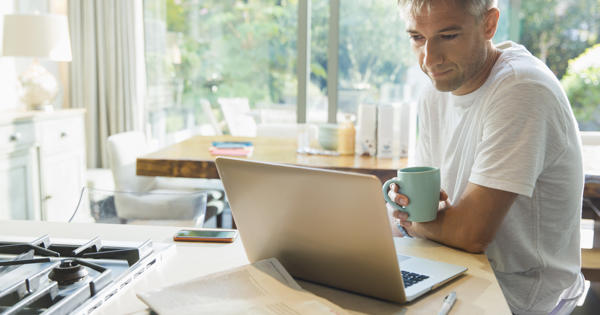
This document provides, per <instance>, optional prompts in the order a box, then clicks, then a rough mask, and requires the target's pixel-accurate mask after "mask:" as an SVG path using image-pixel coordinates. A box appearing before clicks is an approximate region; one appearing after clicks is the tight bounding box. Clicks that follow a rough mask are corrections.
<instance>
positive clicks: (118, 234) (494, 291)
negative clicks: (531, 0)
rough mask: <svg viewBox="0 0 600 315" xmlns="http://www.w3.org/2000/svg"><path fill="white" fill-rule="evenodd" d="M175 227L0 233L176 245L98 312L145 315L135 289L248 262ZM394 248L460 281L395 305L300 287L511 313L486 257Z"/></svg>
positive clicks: (24, 228)
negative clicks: (452, 298)
mask: <svg viewBox="0 0 600 315" xmlns="http://www.w3.org/2000/svg"><path fill="white" fill-rule="evenodd" d="M177 230H179V228H177V227H157V226H139V225H112V224H94V223H60V222H40V221H0V231H2V232H1V234H2V235H11V236H28V237H32V238H33V237H36V236H41V235H43V234H48V235H50V238H79V239H89V238H92V237H94V236H99V237H100V238H101V239H103V240H111V241H140V242H141V241H144V240H146V239H152V241H154V242H160V243H171V244H175V245H176V246H175V249H174V250H173V251H170V252H169V253H168V255H167V257H166V259H165V260H164V261H163V262H162V263H161V265H159V266H157V267H158V268H154V270H152V271H151V272H149V273H148V274H147V275H145V276H144V277H141V279H139V281H137V282H135V283H134V284H133V285H132V286H131V287H130V288H129V289H128V290H126V291H124V292H123V293H120V294H119V296H117V297H116V299H114V300H113V301H112V302H111V303H109V304H108V305H105V306H103V307H102V308H101V309H99V311H98V313H99V314H111V315H114V314H147V308H146V305H145V304H143V303H142V302H141V301H139V300H138V299H137V298H136V296H135V291H136V290H137V291H142V290H145V289H151V288H156V287H162V286H166V285H170V284H175V283H178V282H182V281H186V280H190V279H193V278H195V277H199V276H203V275H206V274H210V273H214V272H218V271H222V270H226V269H230V268H233V267H237V266H241V265H244V264H247V263H248V259H247V257H246V254H245V252H244V249H243V245H242V243H241V241H240V239H239V238H238V239H237V240H236V241H235V242H234V243H232V244H212V243H180V242H173V241H172V236H173V234H175V232H176V231H177ZM395 242H396V248H397V249H401V251H402V253H403V254H407V255H413V256H420V257H424V258H433V259H437V260H440V261H445V262H449V263H454V264H459V265H464V266H466V267H468V268H469V270H468V271H467V273H466V274H465V275H464V276H462V277H460V278H459V279H457V280H455V281H452V282H450V283H448V284H447V285H444V286H442V287H441V288H439V289H436V290H434V291H432V292H430V293H429V294H427V295H425V296H424V297H423V298H420V299H418V300H416V301H414V302H412V303H409V304H406V305H397V304H393V303H388V302H384V301H380V300H375V299H371V298H367V297H363V296H359V295H355V294H351V293H347V292H344V291H339V290H335V289H331V288H327V287H322V286H319V285H316V284H312V283H308V282H304V281H298V282H299V284H300V285H301V286H302V287H303V288H305V289H307V290H309V291H311V292H313V293H315V294H317V295H320V296H322V297H324V298H327V299H329V300H331V301H332V302H334V303H336V304H338V305H340V306H342V307H343V308H346V309H349V310H353V311H356V312H361V313H378V314H382V313H383V314H420V313H424V314H425V313H426V314H432V313H434V314H435V313H437V312H438V310H439V307H440V306H441V303H442V300H443V298H444V297H445V296H446V295H447V294H448V293H449V292H450V291H456V293H457V297H458V300H457V302H456V304H455V306H454V307H453V308H452V313H456V314H480V315H481V314H492V313H493V314H504V313H506V314H510V310H509V308H508V305H507V304H506V301H505V299H504V296H503V295H502V291H501V289H500V287H499V285H498V282H497V280H496V278H495V276H494V273H493V272H492V270H491V268H490V265H489V263H488V261H487V258H486V257H485V255H475V254H469V253H465V252H462V251H458V250H454V249H451V248H448V247H446V246H443V245H440V244H437V243H434V242H431V241H427V240H415V239H400V238H397V239H395Z"/></svg>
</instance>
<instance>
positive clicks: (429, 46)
mask: <svg viewBox="0 0 600 315" xmlns="http://www.w3.org/2000/svg"><path fill="white" fill-rule="evenodd" d="M443 62H444V58H443V56H442V54H441V52H440V49H439V46H438V45H436V43H435V42H433V41H429V40H428V41H427V42H425V45H423V63H424V64H425V66H426V67H427V68H429V69H431V67H435V66H437V65H439V64H442V63H443Z"/></svg>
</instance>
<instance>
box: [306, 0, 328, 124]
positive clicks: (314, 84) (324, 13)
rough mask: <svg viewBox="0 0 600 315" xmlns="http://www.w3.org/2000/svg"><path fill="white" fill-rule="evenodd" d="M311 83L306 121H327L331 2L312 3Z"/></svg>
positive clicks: (317, 0)
mask: <svg viewBox="0 0 600 315" xmlns="http://www.w3.org/2000/svg"><path fill="white" fill-rule="evenodd" d="M311 2H312V3H311V29H310V36H311V40H310V82H309V86H308V104H307V109H306V110H307V115H306V116H307V117H306V120H307V121H308V122H311V123H323V122H326V121H327V104H328V102H327V70H328V69H327V47H328V43H329V40H328V38H329V0H312V1H311Z"/></svg>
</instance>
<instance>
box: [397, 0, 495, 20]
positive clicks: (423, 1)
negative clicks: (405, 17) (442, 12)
mask: <svg viewBox="0 0 600 315" xmlns="http://www.w3.org/2000/svg"><path fill="white" fill-rule="evenodd" d="M434 1H435V0H398V4H399V5H400V8H402V9H403V11H404V12H407V11H406V10H408V12H410V14H413V15H416V14H417V13H418V12H419V11H421V9H423V8H426V9H427V10H429V9H430V8H431V5H432V2H434ZM444 1H452V2H454V3H455V4H458V5H462V6H463V7H464V8H465V9H466V10H467V11H468V12H469V13H470V14H471V15H472V16H474V17H476V18H478V19H479V18H481V17H483V15H484V14H485V13H486V12H487V11H488V10H489V9H491V8H494V7H496V6H497V3H498V1H497V0H444ZM408 12H407V13H408Z"/></svg>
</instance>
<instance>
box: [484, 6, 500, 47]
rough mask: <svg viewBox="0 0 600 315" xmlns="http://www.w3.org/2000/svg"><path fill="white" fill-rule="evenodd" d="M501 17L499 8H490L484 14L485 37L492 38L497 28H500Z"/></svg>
mask: <svg viewBox="0 0 600 315" xmlns="http://www.w3.org/2000/svg"><path fill="white" fill-rule="evenodd" d="M499 19H500V11H499V10H498V9H497V8H491V9H489V10H488V11H487V12H486V13H485V16H484V20H483V23H484V24H483V27H484V29H483V35H484V36H485V39H488V40H490V39H492V37H494V34H496V30H497V29H498V20H499Z"/></svg>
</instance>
